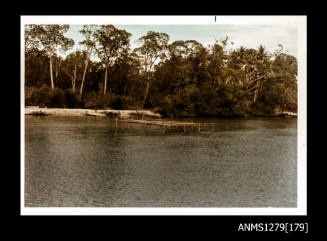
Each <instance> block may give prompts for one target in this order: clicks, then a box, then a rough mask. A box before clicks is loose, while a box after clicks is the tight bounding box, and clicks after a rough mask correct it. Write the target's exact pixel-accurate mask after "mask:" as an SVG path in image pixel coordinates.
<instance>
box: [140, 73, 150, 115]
mask: <svg viewBox="0 0 327 241" xmlns="http://www.w3.org/2000/svg"><path fill="white" fill-rule="evenodd" d="M149 79H150V76H149V74H148V81H147V83H146V88H145V95H144V99H143V103H142V107H141V109H143V106H144V104H145V101H146V98H147V97H148V93H149V89H150V81H149Z"/></svg>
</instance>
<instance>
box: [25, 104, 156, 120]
mask: <svg viewBox="0 0 327 241" xmlns="http://www.w3.org/2000/svg"><path fill="white" fill-rule="evenodd" d="M25 115H45V116H46V115H53V116H67V117H69V116H119V117H122V118H128V117H131V116H141V117H142V116H144V117H155V118H161V115H160V114H158V113H155V112H153V111H150V110H113V109H105V110H96V109H69V108H40V107H37V106H25Z"/></svg>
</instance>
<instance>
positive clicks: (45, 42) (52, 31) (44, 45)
mask: <svg viewBox="0 0 327 241" xmlns="http://www.w3.org/2000/svg"><path fill="white" fill-rule="evenodd" d="M68 29H69V25H58V24H48V25H28V26H26V36H28V37H27V39H30V41H29V42H28V44H29V45H32V46H34V47H36V48H38V49H44V50H45V51H46V54H47V56H48V58H49V60H50V80H51V88H52V89H54V81H53V71H52V58H53V56H54V55H56V54H57V53H58V52H66V51H67V50H68V49H70V48H72V47H73V45H74V41H73V40H72V39H70V38H66V37H65V36H64V33H66V32H67V31H68ZM25 40H26V38H25Z"/></svg>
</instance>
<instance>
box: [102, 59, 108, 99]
mask: <svg viewBox="0 0 327 241" xmlns="http://www.w3.org/2000/svg"><path fill="white" fill-rule="evenodd" d="M107 79H108V65H107V64H106V72H105V74H104V87H103V95H106V92H107Z"/></svg>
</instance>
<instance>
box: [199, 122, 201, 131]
mask: <svg viewBox="0 0 327 241" xmlns="http://www.w3.org/2000/svg"><path fill="white" fill-rule="evenodd" d="M200 130H201V124H200V123H199V132H200Z"/></svg>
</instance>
